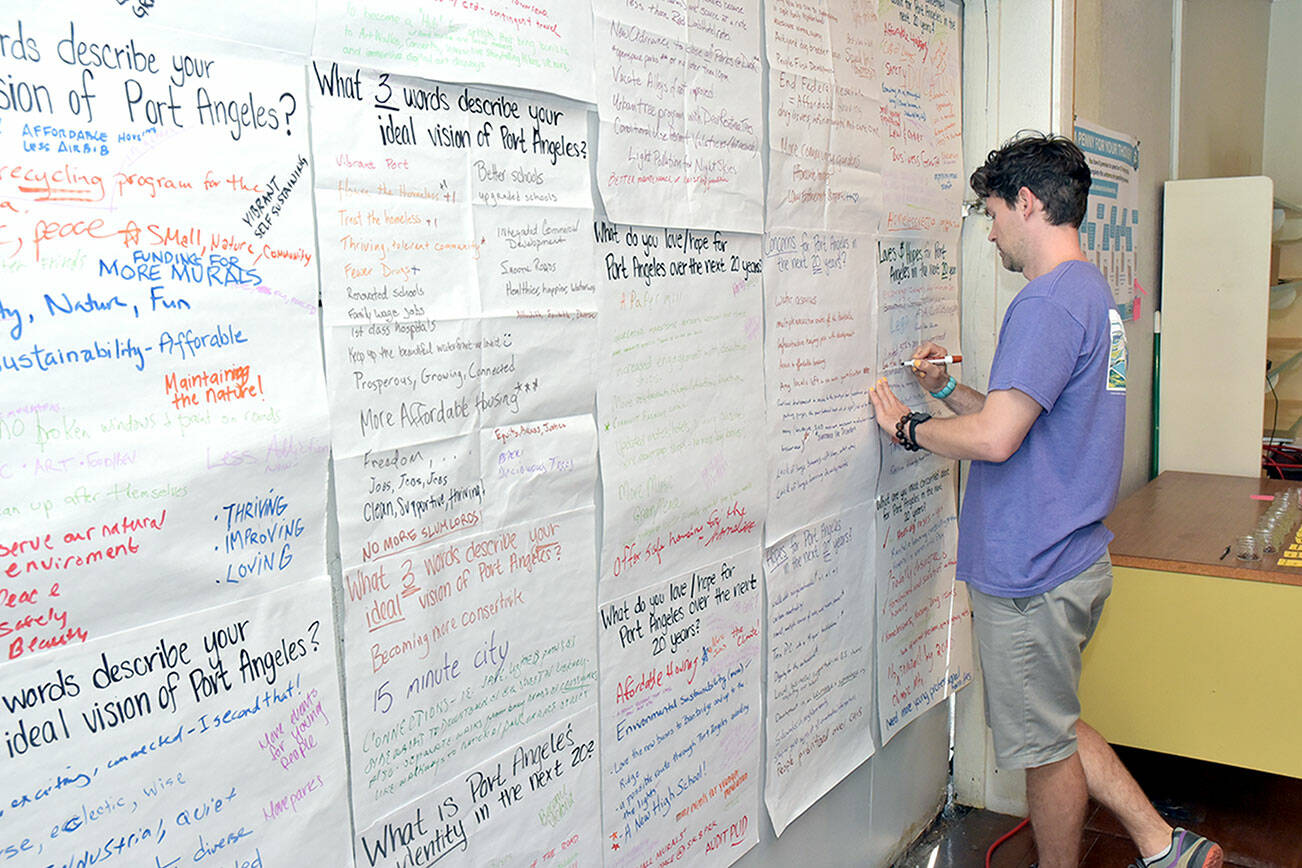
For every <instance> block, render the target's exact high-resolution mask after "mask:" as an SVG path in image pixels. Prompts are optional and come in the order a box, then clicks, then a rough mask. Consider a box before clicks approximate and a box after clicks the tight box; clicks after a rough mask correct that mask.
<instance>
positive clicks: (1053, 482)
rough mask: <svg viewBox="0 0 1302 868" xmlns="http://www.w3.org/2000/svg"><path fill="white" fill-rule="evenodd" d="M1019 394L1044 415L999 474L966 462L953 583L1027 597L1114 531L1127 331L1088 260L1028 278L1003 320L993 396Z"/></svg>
mask: <svg viewBox="0 0 1302 868" xmlns="http://www.w3.org/2000/svg"><path fill="white" fill-rule="evenodd" d="M1000 389H1018V390H1020V391H1022V392H1025V393H1026V394H1027V395H1030V396H1031V397H1032V398H1034V399H1035V400H1036V401H1037V402H1038V403H1039V404H1040V406H1041V407H1042V408H1043V411H1042V412H1041V413H1040V416H1039V417H1038V418H1037V419H1036V420H1035V422H1034V424H1032V425H1031V429H1030V430H1029V431H1028V432H1027V434H1026V439H1024V440H1023V441H1022V445H1021V447H1020V448H1019V449H1018V450H1017V451H1016V452H1015V453H1013V455H1012V457H1011V458H1009V459H1008V460H1007V461H1004V462H1003V463H1000V464H995V463H992V462H989V461H973V462H972V467H971V471H970V473H969V474H968V486H967V493H966V494H965V495H964V498H963V510H962V512H961V513H960V514H959V519H958V521H959V524H958V527H959V531H958V565H957V574H958V578H960V579H963V580H965V581H967V582H968V583H970V584H971V585H973V586H974V587H976V588H977V589H978V590H981V591H984V592H985V593H987V594H992V595H995V596H1000V597H1029V596H1033V595H1035V594H1039V593H1043V592H1044V591H1047V590H1049V589H1051V588H1053V587H1055V586H1057V585H1059V584H1061V583H1062V582H1065V581H1066V580H1067V579H1070V578H1072V577H1074V576H1076V575H1077V574H1079V573H1080V572H1081V571H1083V570H1084V569H1085V568H1086V567H1088V566H1089V565H1090V564H1092V563H1094V561H1096V560H1098V558H1099V557H1100V556H1101V555H1102V554H1103V552H1104V551H1105V550H1106V548H1107V544H1108V542H1109V541H1110V540H1111V539H1112V532H1111V531H1109V530H1108V529H1107V528H1106V527H1104V526H1103V518H1104V517H1105V516H1106V515H1107V514H1108V513H1109V512H1111V511H1112V507H1113V505H1114V504H1115V502H1116V497H1117V484H1118V482H1119V481H1120V479H1121V458H1122V445H1123V440H1124V435H1125V421H1126V332H1125V328H1124V327H1123V325H1122V322H1121V316H1120V315H1119V314H1118V313H1117V308H1116V305H1115V304H1114V303H1113V301H1112V291H1111V289H1110V288H1109V287H1108V284H1107V281H1106V280H1105V279H1104V278H1103V275H1102V274H1100V273H1099V270H1098V269H1097V268H1095V267H1094V266H1093V265H1092V264H1090V263H1088V262H1081V261H1077V260H1071V261H1068V262H1064V263H1062V264H1061V265H1059V266H1058V267H1057V268H1055V269H1054V270H1053V271H1051V272H1049V273H1048V274H1044V275H1041V276H1040V277H1037V278H1036V279H1035V280H1032V281H1031V282H1030V283H1028V284H1027V285H1026V286H1025V287H1023V288H1022V291H1021V292H1019V293H1018V294H1017V297H1016V298H1014V299H1013V302H1012V304H1010V305H1009V306H1008V311H1007V313H1005V314H1004V322H1003V326H1002V327H1001V328H1000V330H999V345H998V346H997V347H996V348H995V358H994V362H993V363H992V365H991V368H990V391H992V392H993V391H998V390H1000Z"/></svg>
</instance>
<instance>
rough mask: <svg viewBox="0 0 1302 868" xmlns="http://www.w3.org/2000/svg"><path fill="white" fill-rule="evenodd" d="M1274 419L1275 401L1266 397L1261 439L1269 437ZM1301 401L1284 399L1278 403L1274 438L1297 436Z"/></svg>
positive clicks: (1301, 407) (1301, 409)
mask: <svg viewBox="0 0 1302 868" xmlns="http://www.w3.org/2000/svg"><path fill="white" fill-rule="evenodd" d="M1274 419H1275V399H1274V397H1272V396H1271V395H1269V394H1268V395H1266V407H1265V413H1264V415H1263V417H1262V420H1261V435H1262V436H1263V437H1269V436H1271V432H1270V426H1271V422H1273V421H1274ZM1299 422H1302V401H1298V400H1289V399H1285V400H1282V401H1280V402H1279V422H1278V424H1277V425H1276V426H1275V436H1276V437H1288V438H1294V437H1297V435H1298V429H1299V428H1302V425H1299V424H1298V423H1299Z"/></svg>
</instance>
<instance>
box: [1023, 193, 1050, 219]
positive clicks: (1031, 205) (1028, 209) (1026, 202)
mask: <svg viewBox="0 0 1302 868" xmlns="http://www.w3.org/2000/svg"><path fill="white" fill-rule="evenodd" d="M1037 208H1040V209H1042V208H1044V203H1043V202H1041V201H1040V197H1039V196H1036V195H1035V194H1034V193H1033V192H1031V188H1030V187H1022V188H1020V189H1019V190H1018V191H1017V213H1018V214H1020V215H1021V217H1022V219H1024V220H1025V219H1030V217H1031V215H1032V214H1034V213H1035V211H1036V209H1037Z"/></svg>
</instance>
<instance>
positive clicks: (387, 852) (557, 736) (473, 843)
mask: <svg viewBox="0 0 1302 868" xmlns="http://www.w3.org/2000/svg"><path fill="white" fill-rule="evenodd" d="M598 763H599V760H598V759H597V707H596V706H595V705H590V706H588V707H587V708H585V709H583V710H582V711H580V712H578V713H577V714H575V715H573V716H572V717H570V718H567V719H566V720H562V721H559V722H557V723H556V724H554V725H552V726H549V727H547V728H546V729H543V730H541V731H540V732H538V733H537V734H535V735H534V736H532V737H530V738H527V739H525V740H524V741H521V742H520V743H519V744H516V745H514V746H512V747H510V748H508V749H507V750H504V751H502V752H501V753H500V754H498V755H496V756H494V757H491V758H489V759H487V760H485V761H484V762H482V763H479V764H477V765H475V766H473V767H471V768H469V769H467V770H466V771H465V772H464V773H463V774H461V775H459V776H458V778H457V779H456V780H451V781H448V782H447V783H446V784H444V785H443V786H441V787H439V788H438V789H436V790H434V791H432V792H430V793H429V794H428V795H425V796H422V797H421V798H419V799H417V800H416V801H414V802H412V803H411V804H408V805H407V806H405V807H403V808H400V809H399V810H397V811H394V812H393V813H392V814H390V815H389V816H387V817H385V818H384V819H383V820H380V821H378V822H376V823H375V824H374V825H373V826H371V828H369V829H367V830H365V831H363V832H361V833H360V834H358V836H357V847H356V857H357V864H358V865H362V866H367V868H370V866H381V865H382V866H392V868H401V866H407V865H419V864H433V863H435V862H438V861H440V860H442V859H443V858H448V859H449V861H451V862H457V861H460V862H463V863H465V864H468V865H490V864H510V865H525V866H530V868H536V866H544V865H549V864H555V865H596V864H600V862H601V844H602V842H601V816H600V805H599V804H598V799H597V792H598V786H599V780H598V775H599V773H600V769H599V766H598Z"/></svg>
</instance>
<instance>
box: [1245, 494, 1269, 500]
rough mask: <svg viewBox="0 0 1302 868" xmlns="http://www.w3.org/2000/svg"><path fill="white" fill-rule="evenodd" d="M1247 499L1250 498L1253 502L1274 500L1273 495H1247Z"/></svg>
mask: <svg viewBox="0 0 1302 868" xmlns="http://www.w3.org/2000/svg"><path fill="white" fill-rule="evenodd" d="M1248 497H1250V498H1252V499H1253V500H1274V499H1275V495H1273V494H1249V495H1248Z"/></svg>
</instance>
